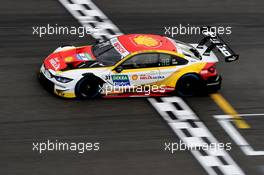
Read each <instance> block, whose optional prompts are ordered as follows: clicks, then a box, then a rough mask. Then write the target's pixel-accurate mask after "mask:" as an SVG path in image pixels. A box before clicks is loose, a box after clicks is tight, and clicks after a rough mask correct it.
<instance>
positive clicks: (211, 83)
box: [205, 75, 222, 93]
mask: <svg viewBox="0 0 264 175" xmlns="http://www.w3.org/2000/svg"><path fill="white" fill-rule="evenodd" d="M221 84H222V77H221V76H220V75H217V76H213V77H209V78H208V79H207V80H206V81H205V88H206V90H207V92H209V93H210V92H216V91H218V90H220V89H221Z"/></svg>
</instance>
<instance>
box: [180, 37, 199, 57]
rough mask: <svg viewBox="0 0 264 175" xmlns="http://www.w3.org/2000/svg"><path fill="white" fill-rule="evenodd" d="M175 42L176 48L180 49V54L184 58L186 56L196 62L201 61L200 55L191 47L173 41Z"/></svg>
mask: <svg viewBox="0 0 264 175" xmlns="http://www.w3.org/2000/svg"><path fill="white" fill-rule="evenodd" d="M175 42H176V43H177V46H178V47H180V49H181V50H182V54H184V55H185V56H188V57H191V58H194V59H197V60H201V59H202V57H201V55H200V53H199V52H198V51H197V50H196V49H195V48H194V47H193V46H192V45H190V44H187V43H183V42H181V41H177V40H175Z"/></svg>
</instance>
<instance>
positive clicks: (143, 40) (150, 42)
mask: <svg viewBox="0 0 264 175" xmlns="http://www.w3.org/2000/svg"><path fill="white" fill-rule="evenodd" d="M133 40H134V42H135V43H136V44H138V45H144V46H147V47H156V46H158V45H159V41H157V40H156V39H154V38H152V37H150V36H142V35H140V36H137V37H135V38H134V39H133Z"/></svg>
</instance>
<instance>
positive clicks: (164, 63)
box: [159, 53, 188, 82]
mask: <svg viewBox="0 0 264 175" xmlns="http://www.w3.org/2000/svg"><path fill="white" fill-rule="evenodd" d="M186 64H188V61H187V60H186V59H185V58H182V57H180V56H176V55H172V54H167V53H160V55H159V71H160V79H161V82H162V80H165V79H168V78H169V77H171V76H173V74H174V73H175V72H176V71H177V70H179V69H181V68H182V67H183V66H185V65H186Z"/></svg>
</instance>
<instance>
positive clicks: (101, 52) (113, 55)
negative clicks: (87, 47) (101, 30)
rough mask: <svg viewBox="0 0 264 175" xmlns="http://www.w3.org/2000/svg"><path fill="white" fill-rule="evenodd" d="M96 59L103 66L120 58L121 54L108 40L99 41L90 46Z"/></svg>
mask: <svg viewBox="0 0 264 175" xmlns="http://www.w3.org/2000/svg"><path fill="white" fill-rule="evenodd" d="M92 52H93V55H94V56H95V57H96V60H97V61H98V62H100V63H102V64H103V65H104V66H113V65H115V64H116V63H117V62H118V61H120V60H121V58H122V55H120V54H119V52H117V51H116V49H115V48H114V46H113V45H112V44H111V42H110V41H105V42H101V43H99V44H96V45H95V46H93V48H92Z"/></svg>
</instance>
